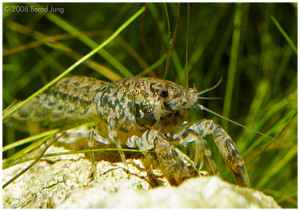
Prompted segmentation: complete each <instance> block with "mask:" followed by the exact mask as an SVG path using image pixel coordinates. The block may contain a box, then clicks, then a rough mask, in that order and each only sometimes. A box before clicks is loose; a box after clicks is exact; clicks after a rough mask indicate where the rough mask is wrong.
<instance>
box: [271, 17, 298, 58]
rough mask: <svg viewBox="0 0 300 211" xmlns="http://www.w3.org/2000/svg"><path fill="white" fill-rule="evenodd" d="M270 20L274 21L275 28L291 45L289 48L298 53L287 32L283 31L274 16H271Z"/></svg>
mask: <svg viewBox="0 0 300 211" xmlns="http://www.w3.org/2000/svg"><path fill="white" fill-rule="evenodd" d="M271 20H272V21H273V22H274V24H275V25H276V27H277V29H278V30H279V31H280V33H281V34H282V35H283V36H284V38H285V39H286V41H287V42H288V44H289V45H290V46H291V48H292V49H293V50H294V51H295V53H296V54H298V50H297V47H296V46H295V45H294V43H293V41H292V40H291V38H290V37H289V36H288V35H287V33H286V32H285V31H284V29H283V28H282V27H281V26H280V24H279V23H278V21H277V20H276V19H275V18H274V16H271Z"/></svg>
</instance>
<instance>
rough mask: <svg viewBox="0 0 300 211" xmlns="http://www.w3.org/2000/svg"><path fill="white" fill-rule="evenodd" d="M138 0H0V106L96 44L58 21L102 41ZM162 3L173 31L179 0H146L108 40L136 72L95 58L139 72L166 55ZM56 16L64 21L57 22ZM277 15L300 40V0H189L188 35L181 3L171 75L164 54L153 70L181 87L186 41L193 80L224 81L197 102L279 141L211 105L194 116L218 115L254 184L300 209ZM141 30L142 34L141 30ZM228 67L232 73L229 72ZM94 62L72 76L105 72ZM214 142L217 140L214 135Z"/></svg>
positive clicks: (293, 89)
mask: <svg viewBox="0 0 300 211" xmlns="http://www.w3.org/2000/svg"><path fill="white" fill-rule="evenodd" d="M47 5H48V6H49V7H50V6H53V7H56V8H63V9H64V13H63V14H60V13H55V14H54V13H52V14H50V13H37V12H16V11H15V12H13V11H12V9H13V6H23V7H29V11H30V7H31V6H34V7H36V8H40V7H46V6H47ZM142 6H144V4H141V3H135V4H134V3H68V4H66V3H65V4H57V3H52V4H39V5H33V4H21V3H20V4H8V3H6V4H5V3H4V4H3V8H4V11H3V50H4V51H3V108H5V107H7V106H8V105H9V104H11V103H12V102H13V101H14V100H16V99H17V100H24V99H26V98H27V97H28V96H30V95H31V94H32V93H34V92H35V91H37V90H38V89H39V88H41V87H42V86H43V85H45V84H46V83H48V82H49V81H51V80H52V79H53V78H55V77H56V76H57V75H59V74H60V73H61V72H63V71H64V70H65V69H67V68H68V67H69V66H71V65H72V64H73V63H74V62H76V61H77V60H78V58H76V57H75V56H74V55H75V53H76V54H78V55H81V56H83V55H85V54H87V53H88V52H89V51H91V48H90V47H88V46H87V44H86V43H84V42H82V41H81V40H80V39H79V38H78V37H77V36H67V34H68V33H67V28H66V27H65V26H61V23H62V20H64V21H66V22H67V23H68V24H70V25H71V26H72V27H75V28H76V29H78V30H79V31H80V32H81V33H82V34H86V35H87V36H88V37H89V38H91V39H92V40H93V41H95V42H96V43H98V44H100V43H101V42H103V41H104V40H105V39H106V38H107V37H108V36H109V35H111V34H112V33H113V32H114V31H115V30H116V29H117V28H118V27H119V26H120V25H121V24H123V23H124V22H125V21H126V20H127V19H128V18H130V17H131V16H132V15H133V14H134V13H135V12H136V11H137V10H139V9H140V8H141V7H142ZM165 6H166V7H165ZM6 7H8V8H9V11H8V12H6V11H5V8H6ZM166 8H167V11H168V16H169V21H170V31H171V34H170V37H172V36H173V34H174V28H175V25H176V19H177V8H178V5H177V3H171V4H167V5H164V4H149V7H148V8H147V10H146V12H145V13H144V14H143V15H142V16H144V18H143V21H141V19H142V16H140V17H139V18H138V19H137V20H135V21H134V22H133V23H132V24H130V25H129V26H128V27H127V28H126V29H125V30H124V31H123V32H122V33H121V34H120V36H119V37H118V39H115V40H113V41H112V42H110V43H109V44H108V45H107V46H106V47H105V48H104V49H105V50H106V51H107V52H108V53H109V54H111V55H112V56H113V57H114V58H115V59H116V60H117V61H118V62H120V63H121V64H122V65H123V66H124V67H125V68H126V69H127V70H128V71H130V73H131V74H122V73H121V72H120V69H119V68H118V67H116V62H113V61H107V60H106V59H104V58H103V57H102V56H100V55H98V54H96V55H94V56H93V57H92V60H93V61H95V62H97V63H98V64H100V65H103V66H105V67H107V68H109V69H110V70H112V71H113V72H115V73H116V74H117V75H119V76H120V77H122V78H123V77H129V76H130V75H137V74H139V73H141V72H142V71H143V70H144V69H145V68H146V67H148V66H151V65H152V64H153V63H155V62H156V61H157V60H159V59H160V58H161V57H162V56H163V55H164V54H166V55H168V49H169V47H170V45H169V43H170V40H169V34H168V24H167V19H166ZM19 9H21V7H19ZM50 15H52V16H51V17H52V18H53V15H55V16H57V17H59V18H60V19H61V20H60V19H58V20H56V21H53V19H52V18H51V17H50ZM239 15H240V16H239ZM271 17H274V19H275V20H277V22H278V23H279V24H280V25H281V27H282V28H283V29H284V31H285V32H286V34H287V36H288V38H289V39H291V41H292V42H293V43H294V45H296V46H297V4H296V3H267V4H266V3H264V4H262V3H252V4H235V3H229V4H228V3H227V4H221V3H210V4H208V3H205V4H204V3H193V4H190V21H189V37H188V38H187V33H186V32H187V28H188V24H187V19H188V18H187V4H183V3H182V4H180V16H179V22H178V29H177V34H176V39H175V42H174V49H173V58H172V60H171V62H170V67H169V70H168V72H167V74H165V65H166V62H163V63H162V64H161V65H159V66H158V67H157V68H155V69H154V70H153V71H152V72H151V73H149V75H151V76H156V77H162V78H166V79H169V80H172V81H174V82H177V83H181V84H183V85H184V81H185V79H184V74H185V72H184V66H185V59H186V41H187V40H188V49H189V50H188V59H189V68H190V71H189V73H188V76H189V86H193V84H195V86H196V87H197V88H198V89H199V90H203V89H206V88H209V87H212V86H213V85H215V84H216V83H217V82H218V81H219V80H220V78H222V83H221V84H220V85H219V86H218V87H217V88H216V89H214V90H213V91H211V92H209V93H207V94H206V96H210V97H220V98H221V99H219V100H210V101H204V100H202V101H201V102H200V103H201V104H203V105H204V106H206V107H208V108H209V109H212V110H214V111H216V112H218V113H220V114H222V113H223V109H224V107H225V110H226V109H227V111H228V112H225V113H224V114H225V115H226V116H227V117H229V118H230V119H232V120H234V121H237V122H239V123H241V124H243V125H245V126H247V127H249V128H253V129H255V130H259V131H261V132H262V133H264V134H267V135H270V136H272V137H276V139H277V140H278V142H274V141H272V140H269V139H267V138H265V137H262V136H260V135H257V134H255V133H254V132H252V131H249V130H247V129H245V128H241V127H239V126H237V125H234V124H231V123H228V122H226V121H222V120H221V119H220V118H219V117H216V116H214V115H211V114H209V113H207V112H202V111H192V112H191V113H192V115H191V119H193V120H196V119H201V118H213V119H214V120H215V121H216V122H219V123H220V124H221V125H222V126H223V127H224V128H226V130H227V131H228V133H229V134H230V135H231V136H232V138H233V140H235V141H236V143H237V146H238V148H239V149H240V152H241V155H242V156H243V157H244V158H245V161H246V165H247V166H246V167H247V170H248V173H249V176H250V180H251V183H252V186H253V187H254V188H257V189H259V190H262V191H264V192H265V193H267V194H269V195H272V196H273V197H274V198H275V199H276V200H277V202H278V203H279V204H280V205H281V206H283V207H297V150H295V148H296V147H297V53H296V52H295V50H294V49H293V48H292V47H291V45H290V44H289V43H288V42H287V40H286V36H284V35H283V34H282V33H281V32H280V31H279V30H278V28H277V27H276V25H275V23H274V22H273V21H272V19H271ZM239 22H240V24H239ZM141 31H142V32H143V34H144V36H141V33H140V32H141ZM234 31H235V33H237V34H238V33H240V37H236V34H235V35H234ZM41 33H42V35H41ZM55 35H63V37H64V38H63V39H56V40H55V41H56V42H58V43H60V44H62V45H63V46H64V49H63V48H62V47H61V46H58V45H57V43H55V42H50V41H49V40H47V39H45V38H47V37H48V38H49V37H52V36H55ZM233 38H234V39H235V41H233ZM143 39H144V40H145V43H144V44H143V41H142V40H143ZM36 41H40V42H39V43H37V42H36ZM237 44H238V45H237ZM145 46H146V47H145ZM20 47H24V48H20ZM66 48H69V49H66ZM146 49H148V50H149V52H150V53H151V55H152V56H151V57H150V56H149V55H148V54H147V53H146ZM70 50H72V52H71V51H70ZM132 50H133V51H134V52H135V54H137V55H138V56H139V58H138V59H137V57H134V56H132V55H133V54H132ZM234 55H237V56H234ZM141 64H142V65H141ZM230 67H231V68H233V69H236V72H235V73H230V72H229V69H230ZM95 69H97V68H94V69H93V68H91V67H89V66H87V65H85V64H82V65H80V66H79V67H78V68H77V69H75V70H74V71H73V72H72V74H74V75H87V76H93V77H96V78H99V79H104V80H109V79H108V78H107V76H105V74H104V75H101V74H99V73H98V72H97V71H95ZM146 76H147V75H146ZM233 76H234V77H233ZM232 77H233V78H232ZM230 78H231V79H230ZM229 85H232V86H233V91H232V98H228V95H226V94H225V93H226V90H227V89H228V86H229ZM226 98H228V99H226ZM225 101H227V102H230V105H229V104H225ZM27 136H28V135H27ZM10 137H11V136H10ZM21 137H26V134H18V133H16V134H15V137H14V138H13V139H14V140H18V139H20V138H21ZM7 139H9V141H14V140H12V139H11V138H7V132H6V128H4V141H5V143H4V144H6V143H7ZM208 140H209V142H211V141H212V139H211V138H208ZM292 146H294V148H293V147H292ZM210 147H211V148H212V150H213V156H214V158H215V160H216V161H217V163H218V168H219V170H220V171H221V176H222V177H223V178H225V179H226V180H227V181H229V182H235V181H234V178H233V176H232V173H231V172H230V170H228V167H227V166H226V165H225V164H224V162H223V161H222V158H221V157H220V155H219V153H218V152H217V149H216V147H215V146H214V144H210ZM198 188H201V187H198Z"/></svg>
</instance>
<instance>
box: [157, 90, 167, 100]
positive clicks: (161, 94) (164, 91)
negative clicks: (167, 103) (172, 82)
mask: <svg viewBox="0 0 300 211" xmlns="http://www.w3.org/2000/svg"><path fill="white" fill-rule="evenodd" d="M159 96H161V97H162V98H167V97H168V96H169V92H168V91H167V90H161V91H160V92H159Z"/></svg>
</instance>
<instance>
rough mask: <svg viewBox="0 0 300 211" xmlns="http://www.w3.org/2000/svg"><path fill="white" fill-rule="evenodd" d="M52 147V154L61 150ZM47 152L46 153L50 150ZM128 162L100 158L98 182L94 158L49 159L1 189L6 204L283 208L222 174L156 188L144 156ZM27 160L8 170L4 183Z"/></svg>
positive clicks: (91, 206)
mask: <svg viewBox="0 0 300 211" xmlns="http://www.w3.org/2000/svg"><path fill="white" fill-rule="evenodd" d="M63 150H64V149H63V148H62V147H60V148H59V147H50V149H49V152H51V151H52V152H55V151H57V152H62V151H63ZM49 152H47V153H49ZM132 162H134V163H135V164H136V165H132V164H129V171H130V172H131V174H130V175H131V176H129V174H128V173H127V172H126V171H125V170H124V167H123V164H122V163H110V162H107V161H99V162H98V163H97V173H98V175H99V176H98V182H94V181H92V182H91V179H90V178H89V175H90V168H91V162H90V161H89V160H88V159H86V158H84V155H83V154H75V155H64V156H57V157H54V158H47V161H40V162H38V163H37V164H36V165H35V166H34V167H33V168H31V169H30V170H29V171H28V172H26V173H25V174H24V175H22V176H21V177H20V178H18V179H17V180H16V181H15V182H13V183H12V184H10V185H9V186H8V187H7V188H5V189H4V190H3V192H2V195H3V207H4V208H153V207H157V208H158V207H159V208H161V207H163V208H278V205H277V204H276V202H275V201H274V200H273V199H272V198H271V197H269V196H266V195H264V194H263V193H262V192H259V191H256V190H253V189H248V188H240V187H238V186H236V185H232V184H229V183H227V182H224V181H223V180H222V179H221V178H219V177H217V176H201V177H197V178H192V179H189V180H187V181H185V182H184V183H183V184H181V185H180V186H179V187H170V186H169V185H168V184H167V182H165V187H158V188H153V189H152V188H151V186H150V185H149V183H148V182H147V180H146V179H145V178H144V177H145V176H146V172H145V171H140V170H139V168H137V166H142V164H141V163H140V162H139V160H132ZM27 165H28V163H24V164H20V165H17V166H13V167H11V168H9V169H5V170H3V175H2V176H3V182H6V181H7V180H8V179H10V178H11V177H12V176H14V175H15V174H16V172H18V171H20V170H21V169H23V168H25V167H26V166H27Z"/></svg>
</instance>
